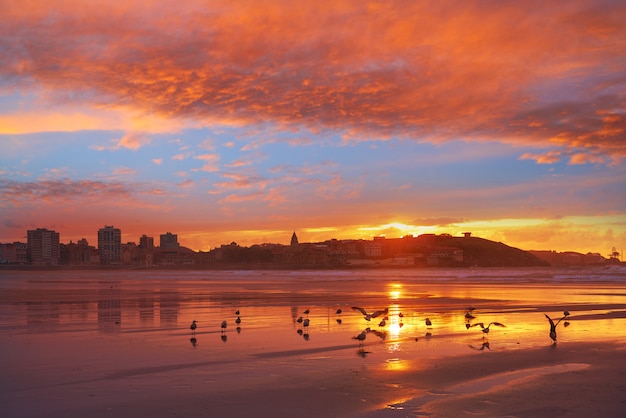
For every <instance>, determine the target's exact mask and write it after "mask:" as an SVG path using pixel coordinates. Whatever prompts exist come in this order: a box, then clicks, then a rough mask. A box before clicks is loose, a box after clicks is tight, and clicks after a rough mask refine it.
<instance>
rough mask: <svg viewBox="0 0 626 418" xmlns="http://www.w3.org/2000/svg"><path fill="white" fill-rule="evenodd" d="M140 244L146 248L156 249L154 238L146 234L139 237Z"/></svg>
mask: <svg viewBox="0 0 626 418" xmlns="http://www.w3.org/2000/svg"><path fill="white" fill-rule="evenodd" d="M139 246H140V247H141V248H143V249H144V250H153V249H154V238H153V237H149V236H146V235H145V234H144V235H142V236H140V237H139Z"/></svg>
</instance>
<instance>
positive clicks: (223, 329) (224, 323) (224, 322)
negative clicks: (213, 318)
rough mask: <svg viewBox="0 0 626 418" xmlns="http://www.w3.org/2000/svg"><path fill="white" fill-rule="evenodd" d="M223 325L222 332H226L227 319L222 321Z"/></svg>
mask: <svg viewBox="0 0 626 418" xmlns="http://www.w3.org/2000/svg"><path fill="white" fill-rule="evenodd" d="M221 326H222V332H225V331H226V326H227V324H226V321H222V325H221Z"/></svg>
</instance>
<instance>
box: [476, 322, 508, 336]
mask: <svg viewBox="0 0 626 418" xmlns="http://www.w3.org/2000/svg"><path fill="white" fill-rule="evenodd" d="M476 325H478V326H479V327H481V328H482V332H484V333H485V334H489V327H490V326H492V325H495V326H497V327H506V325H504V324H501V323H500V322H490V323H489V325H487V326H485V324H483V323H482V322H478V323H476V324H472V327H475V326H476Z"/></svg>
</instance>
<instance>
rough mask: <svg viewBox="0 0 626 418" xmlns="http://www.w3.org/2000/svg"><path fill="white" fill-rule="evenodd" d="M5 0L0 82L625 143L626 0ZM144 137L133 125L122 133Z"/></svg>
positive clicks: (245, 113)
mask: <svg viewBox="0 0 626 418" xmlns="http://www.w3.org/2000/svg"><path fill="white" fill-rule="evenodd" d="M3 6H4V8H5V10H4V11H3V12H4V13H3V16H4V17H3V18H2V25H0V50H3V51H5V52H6V54H4V57H5V62H4V63H3V66H2V68H1V69H0V80H1V81H0V85H3V86H7V85H11V86H15V87H14V88H19V89H24V90H32V91H34V90H36V89H40V90H41V91H44V92H45V94H44V95H42V97H41V99H42V101H47V102H49V103H51V104H62V105H64V106H75V107H80V106H85V105H87V106H89V107H90V108H93V109H105V110H107V111H108V110H116V109H118V108H121V107H125V108H129V109H132V110H133V111H134V112H135V113H136V114H140V115H141V114H144V115H151V116H158V117H159V118H160V119H161V120H163V121H168V120H169V121H174V120H193V121H197V122H196V123H198V124H201V125H204V126H214V125H232V126H235V127H240V128H243V127H246V128H250V127H252V126H256V127H261V126H267V125H268V124H271V125H273V126H275V127H277V129H279V130H281V131H282V132H285V133H286V136H285V138H286V139H285V140H287V141H289V142H292V143H294V144H298V145H303V144H307V143H309V141H311V140H313V138H314V137H312V136H310V135H302V132H303V131H308V132H309V133H311V134H313V135H316V137H315V138H316V139H315V140H320V139H319V138H321V137H322V136H320V135H319V134H321V133H324V132H326V133H329V134H339V135H340V136H342V137H343V138H345V140H346V141H347V142H349V141H364V140H372V139H376V140H385V139H389V138H393V137H398V138H404V139H407V140H416V141H431V142H442V141H449V140H457V139H464V140H467V141H503V142H508V143H523V144H526V145H536V146H538V147H545V145H546V144H550V145H553V146H555V147H559V148H562V149H563V150H564V151H566V152H569V153H573V154H587V155H593V156H594V158H593V159H592V160H584V159H580V158H575V159H574V160H573V163H580V162H582V161H599V159H600V158H604V159H605V161H611V162H613V163H615V162H619V161H621V159H623V158H624V157H625V156H626V137H625V129H624V128H625V122H624V120H625V118H626V109H625V106H624V103H625V102H626V100H625V95H626V93H625V92H624V89H623V85H624V50H623V42H622V40H623V39H624V38H625V37H626V26H625V25H623V22H624V21H626V7H625V6H624V4H623V2H619V1H610V0H607V1H602V2H597V1H593V0H583V1H579V2H569V3H567V4H562V5H560V6H559V7H558V8H555V7H553V6H552V5H551V4H549V3H545V2H544V3H541V2H537V3H532V4H531V5H529V4H527V3H524V2H507V3H505V4H498V5H497V6H495V5H494V4H492V3H485V2H462V4H459V3H458V2H455V1H441V2H428V3H423V2H414V1H402V0H399V1H397V2H394V3H393V4H392V5H384V7H383V6H382V5H377V4H375V3H368V2H362V1H356V0H355V1H346V2H340V3H338V2H333V1H320V2H315V3H314V4H313V3H310V4H301V3H300V2H297V3H294V2H289V1H280V0H273V1H267V2H263V4H260V3H255V2H245V1H244V2H236V3H232V2H230V1H226V0H224V1H215V2H212V3H211V11H210V12H207V10H206V5H205V3H204V2H200V1H197V2H196V1H189V2H185V4H184V5H183V4H180V2H173V1H160V2H155V3H154V4H152V3H151V4H150V5H149V6H147V5H146V4H142V3H141V2H140V3H135V2H131V3H122V4H118V3H115V4H113V3H110V4H107V5H105V6H103V7H99V8H93V7H91V5H89V4H87V3H85V4H83V3H80V2H60V1H59V2H55V1H49V2H45V4H41V5H39V6H38V7H37V9H36V10H32V8H24V7H23V6H22V5H21V4H20V3H18V2H9V3H8V4H4V5H3ZM393 6H395V7H393ZM164 16H167V18H164ZM312 17H314V18H312ZM43 117H45V115H42V118H43ZM24 123H26V122H24ZM64 123H65V124H66V126H69V124H70V123H71V122H70V121H68V122H64ZM142 126H149V124H148V123H146V124H144V125H141V124H137V125H136V127H135V130H136V131H146V128H144V127H142ZM14 129H16V130H27V129H28V127H26V126H17V127H15V128H14ZM66 129H67V128H66ZM287 137H290V138H287ZM281 140H282V139H281ZM147 143H148V142H147V141H146V139H145V138H144V139H141V138H140V137H138V136H135V135H130V134H129V135H127V136H125V137H123V138H120V139H119V140H118V142H117V143H116V144H115V146H114V148H115V149H120V148H126V149H131V150H136V149H139V148H140V147H142V146H144V145H146V144H147ZM263 143H265V142H263V141H261V142H257V143H255V144H252V145H250V146H258V145H259V144H263ZM243 148H244V149H245V148H246V145H244V146H243Z"/></svg>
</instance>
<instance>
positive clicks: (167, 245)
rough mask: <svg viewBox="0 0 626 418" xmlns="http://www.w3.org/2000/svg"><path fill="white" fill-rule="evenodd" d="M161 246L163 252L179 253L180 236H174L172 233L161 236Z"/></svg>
mask: <svg viewBox="0 0 626 418" xmlns="http://www.w3.org/2000/svg"><path fill="white" fill-rule="evenodd" d="M159 246H160V247H161V249H162V250H167V251H178V248H179V245H178V235H176V234H172V233H171V232H167V233H165V234H161V242H160V243H159Z"/></svg>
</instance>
